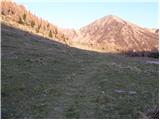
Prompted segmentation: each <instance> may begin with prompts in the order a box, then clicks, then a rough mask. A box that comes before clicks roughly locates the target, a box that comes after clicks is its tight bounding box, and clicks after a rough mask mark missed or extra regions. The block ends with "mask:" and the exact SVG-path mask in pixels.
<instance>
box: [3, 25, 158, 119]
mask: <svg viewBox="0 0 160 120" xmlns="http://www.w3.org/2000/svg"><path fill="white" fill-rule="evenodd" d="M1 35H2V41H1V42H2V46H1V48H2V61H1V65H2V66H1V67H2V73H1V75H2V80H1V86H2V87H1V92H2V93H1V95H2V118H145V117H150V116H147V113H148V111H149V110H150V109H154V108H155V107H157V106H158V104H159V103H158V95H159V93H158V91H159V80H158V79H159V78H158V75H159V74H158V73H159V71H158V64H150V63H147V62H145V61H144V60H141V58H136V59H135V58H134V59H133V58H131V57H125V56H120V55H112V54H104V53H96V52H91V51H85V50H80V49H76V48H70V47H68V46H66V45H63V44H60V43H57V42H54V41H51V40H47V39H45V40H44V38H42V37H38V36H35V35H31V34H30V33H27V32H23V31H21V30H18V29H15V28H10V27H8V26H5V25H2V33H1Z"/></svg>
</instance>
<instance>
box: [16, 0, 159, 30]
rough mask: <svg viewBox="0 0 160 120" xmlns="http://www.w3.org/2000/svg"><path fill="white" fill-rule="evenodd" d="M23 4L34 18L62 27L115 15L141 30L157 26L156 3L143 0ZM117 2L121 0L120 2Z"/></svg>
mask: <svg viewBox="0 0 160 120" xmlns="http://www.w3.org/2000/svg"><path fill="white" fill-rule="evenodd" d="M15 1H16V2H17V3H19V4H23V5H24V6H25V7H26V8H27V9H28V10H30V11H31V12H32V13H34V14H35V15H37V16H39V17H42V18H43V19H46V20H48V21H49V22H51V23H53V24H55V25H57V26H59V27H62V28H76V29H78V28H80V27H83V26H85V25H87V24H89V23H91V22H93V21H94V20H96V19H99V18H101V17H104V16H106V15H110V14H112V15H116V16H118V17H120V18H122V19H124V20H127V21H130V22H132V23H134V24H137V25H140V26H142V27H148V28H156V27H158V2H156V1H155V0H154V1H151V0H147V1H145V0H142V1H141V2H138V1H137V2H135V1H132V2H127V1H125V0H123V1H122V0H121V1H122V2H113V1H115V0H113V1H112V2H111V1H110V2H106V1H103V2H96V1H95V0H94V2H91V0H89V1H88V2H87V1H86V2H84V1H83V2H81V1H77V2H75V1H74V2H73V1H67V2H65V1H63V0H61V1H60V2H57V1H54V0H53V1H54V2H53V1H49V0H40V1H34V2H33V1H29V2H28V1H27V2H26V1H23V0H15ZM119 1H120V0H119Z"/></svg>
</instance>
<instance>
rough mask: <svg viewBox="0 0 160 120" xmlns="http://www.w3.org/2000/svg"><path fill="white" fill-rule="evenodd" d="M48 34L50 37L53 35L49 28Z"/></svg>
mask: <svg viewBox="0 0 160 120" xmlns="http://www.w3.org/2000/svg"><path fill="white" fill-rule="evenodd" d="M48 36H49V37H50V38H52V37H53V36H52V32H51V30H50V31H49V34H48Z"/></svg>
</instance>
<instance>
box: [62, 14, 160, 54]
mask: <svg viewBox="0 0 160 120" xmlns="http://www.w3.org/2000/svg"><path fill="white" fill-rule="evenodd" d="M63 32H64V33H65V34H66V35H68V36H69V37H70V39H71V40H73V43H74V45H77V46H79V45H82V46H84V47H85V46H87V47H88V48H95V49H98V50H101V51H106V52H128V51H130V52H133V53H134V52H143V51H158V41H159V38H158V30H157V29H156V30H155V29H154V30H153V29H152V30H151V29H147V28H142V27H139V26H137V25H135V24H132V23H130V22H127V21H125V20H123V19H121V18H119V17H116V16H113V15H109V16H106V17H103V18H101V19H98V20H96V21H94V22H93V23H91V24H89V25H87V26H84V27H82V28H81V29H79V30H77V31H76V30H72V32H71V31H70V32H68V30H67V31H65V30H64V31H63Z"/></svg>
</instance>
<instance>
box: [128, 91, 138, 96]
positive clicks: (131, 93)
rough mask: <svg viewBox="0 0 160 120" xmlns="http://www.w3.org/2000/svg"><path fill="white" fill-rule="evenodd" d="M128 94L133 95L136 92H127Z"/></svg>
mask: <svg viewBox="0 0 160 120" xmlns="http://www.w3.org/2000/svg"><path fill="white" fill-rule="evenodd" d="M128 94H130V95H135V94H137V92H136V91H129V92H128Z"/></svg>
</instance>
